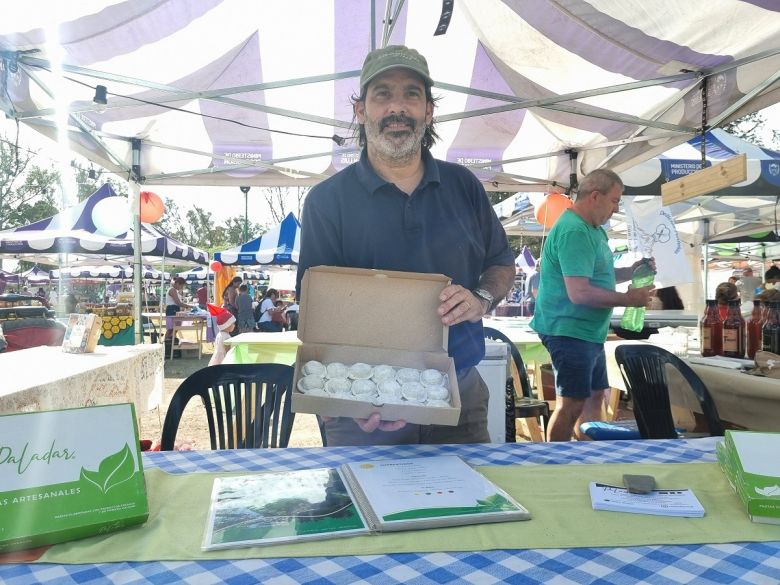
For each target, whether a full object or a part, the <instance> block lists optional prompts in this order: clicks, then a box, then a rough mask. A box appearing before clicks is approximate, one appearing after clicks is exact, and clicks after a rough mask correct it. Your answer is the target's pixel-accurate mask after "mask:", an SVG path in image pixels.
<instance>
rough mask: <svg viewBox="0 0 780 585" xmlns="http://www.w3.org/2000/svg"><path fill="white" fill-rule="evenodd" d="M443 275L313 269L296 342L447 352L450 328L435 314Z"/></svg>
mask: <svg viewBox="0 0 780 585" xmlns="http://www.w3.org/2000/svg"><path fill="white" fill-rule="evenodd" d="M449 283H450V279H449V277H447V276H444V275H442V274H423V273H418V272H395V271H390V270H369V269H364V268H343V267H334V266H316V267H313V268H309V269H308V270H307V271H306V274H305V275H304V277H303V282H302V284H301V313H300V320H299V322H298V338H299V339H300V340H301V341H303V342H304V343H331V344H338V345H357V346H364V347H380V348H392V349H404V350H409V351H442V350H443V351H447V335H448V331H449V328H448V327H446V326H444V325H442V323H441V318H440V317H439V316H438V315H437V314H436V309H437V308H438V307H439V304H440V302H439V294H440V293H441V291H442V290H443V289H444V288H445V287H446V286H447V285H449Z"/></svg>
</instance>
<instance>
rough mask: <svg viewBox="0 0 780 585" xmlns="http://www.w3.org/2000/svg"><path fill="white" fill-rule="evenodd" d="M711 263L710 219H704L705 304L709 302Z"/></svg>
mask: <svg viewBox="0 0 780 585" xmlns="http://www.w3.org/2000/svg"><path fill="white" fill-rule="evenodd" d="M709 263H710V220H709V218H705V219H704V304H705V305H706V304H707V291H708V290H709Z"/></svg>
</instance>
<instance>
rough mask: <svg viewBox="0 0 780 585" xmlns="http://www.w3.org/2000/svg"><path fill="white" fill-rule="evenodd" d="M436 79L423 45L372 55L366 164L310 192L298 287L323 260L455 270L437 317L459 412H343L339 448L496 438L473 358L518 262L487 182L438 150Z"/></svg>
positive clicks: (363, 108) (363, 109)
mask: <svg viewBox="0 0 780 585" xmlns="http://www.w3.org/2000/svg"><path fill="white" fill-rule="evenodd" d="M432 85H433V80H432V79H431V76H430V73H429V71H428V63H427V61H426V60H425V57H423V56H422V55H420V53H418V52H417V51H415V50H413V49H409V48H407V47H404V46H395V45H391V46H387V47H384V48H381V49H377V50H375V51H372V52H370V53H369V54H368V56H367V57H366V59H365V62H364V63H363V68H362V71H361V73H360V92H359V95H356V96H354V97H353V112H354V115H355V120H356V122H357V134H358V143H359V145H360V147H361V148H362V152H361V156H360V160H359V161H358V162H357V163H354V164H352V165H350V166H348V167H347V168H345V169H344V170H342V171H340V172H338V173H336V174H335V175H334V176H332V177H330V178H329V179H326V180H324V181H322V182H321V183H319V184H318V185H316V186H315V187H314V188H312V190H311V191H310V192H309V195H308V196H307V198H306V204H305V205H304V207H303V214H302V218H301V229H302V233H301V253H300V261H299V264H298V275H297V286H296V289H297V292H298V295H300V291H301V280H302V279H303V275H304V273H305V271H306V269H307V268H309V267H311V266H322V265H325V266H348V267H356V268H374V269H381V270H400V271H410V272H424V273H436V274H446V275H447V276H449V277H450V278H451V279H452V284H451V285H450V286H447V287H445V288H444V289H443V290H442V292H441V294H440V296H439V303H440V304H439V306H438V308H437V315H438V317H439V318H440V319H441V322H442V324H443V325H446V326H448V327H449V343H448V352H449V355H450V356H451V357H452V358H453V359H454V361H455V368H456V370H457V376H458V386H459V388H460V398H461V415H460V420H459V421H458V425H457V426H455V427H445V426H437V425H428V426H422V425H413V424H406V422H405V421H382V420H380V416H379V413H377V412H375V413H373V414H372V415H371V416H370V417H368V418H366V419H352V418H347V417H340V418H333V419H328V420H324V421H323V429H324V432H325V435H326V438H327V444H328V445H329V446H330V445H365V444H408V443H481V442H488V441H489V440H490V436H489V434H488V431H487V404H488V389H487V386H486V385H485V383H484V381H483V380H482V378H481V377H480V375H479V372H478V371H477V369H476V367H475V366H476V365H477V364H478V363H479V362H480V360H482V358H483V357H484V355H485V336H484V334H483V330H482V316H483V315H485V314H486V313H488V312H490V311H491V310H492V309H493V308H494V307H495V305H496V304H497V303H498V301H499V300H500V299H502V298H504V297H505V296H506V294H507V292H509V289H510V288H511V286H512V283H513V281H514V278H515V258H514V254H513V253H512V250H511V249H510V248H509V245H508V243H507V238H506V233H505V232H504V229H503V227H502V226H501V224H500V222H499V221H498V218H497V217H496V214H495V212H494V211H493V208H492V206H491V204H490V200H489V199H488V198H487V196H486V194H485V190H484V188H483V186H482V184H481V183H480V181H479V179H478V178H477V177H475V176H474V174H473V173H472V172H471V171H469V170H468V169H466V168H465V167H463V166H461V165H457V164H452V163H449V162H445V161H440V160H436V159H434V158H433V156H432V155H431V153H430V150H429V149H430V148H431V147H432V146H433V144H434V143H435V141H436V139H437V138H438V136H437V134H436V132H435V128H434V122H433V112H434V106H435V99H434V98H433V95H432V93H431V86H432ZM299 298H300V296H299ZM301 300H302V301H304V302H306V299H301ZM344 302H347V300H346V299H345V300H344ZM377 310H381V308H377Z"/></svg>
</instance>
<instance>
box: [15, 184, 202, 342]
mask: <svg viewBox="0 0 780 585" xmlns="http://www.w3.org/2000/svg"><path fill="white" fill-rule="evenodd" d="M122 213H124V216H122V215H121V214H122ZM131 224H132V222H131V216H130V214H129V211H128V207H127V199H126V198H124V197H119V196H117V195H116V193H115V192H114V190H113V189H112V188H111V185H109V184H108V183H107V184H105V185H103V186H102V187H100V188H99V189H98V190H97V191H95V193H93V194H92V195H90V196H89V197H88V198H86V199H85V200H84V201H82V202H81V203H79V204H78V205H76V206H74V207H70V208H68V209H65V210H64V211H61V212H60V213H58V214H56V215H54V216H52V217H49V218H47V219H43V220H40V221H37V222H35V223H32V224H29V225H26V226H21V227H17V228H14V229H12V230H6V231H3V232H0V254H7V255H11V256H13V257H15V258H22V259H28V260H30V259H37V260H46V261H47V262H48V263H50V264H57V262H58V256H59V255H61V254H64V255H65V258H66V260H65V261H66V263H70V262H71V261H76V262H80V263H81V262H84V260H85V259H91V260H92V262H95V261H96V260H99V259H104V260H108V261H119V262H121V261H123V260H124V261H125V262H126V261H128V260H129V259H133V258H134V256H135V253H136V248H138V251H139V253H141V254H143V256H145V257H147V258H149V257H155V258H160V259H161V260H162V263H163V266H164V263H165V262H166V261H168V262H175V263H177V264H187V263H190V264H205V263H206V262H207V260H208V256H207V254H206V252H204V251H202V250H198V249H197V248H194V247H193V246H189V245H187V244H184V243H182V242H179V241H177V240H175V239H174V238H171V237H170V236H168V235H167V234H165V233H164V232H163V231H161V230H160V229H159V228H157V227H156V226H154V225H151V224H146V223H141V224H140V232H139V233H138V234H135V233H134V230H133V228H132V225H131ZM136 240H138V241H139V244H138V245H136ZM134 276H135V274H134ZM137 276H138V280H137V281H135V282H134V288H135V293H136V297H135V300H134V305H135V307H136V312H137V315H131V317H132V318H133V320H134V321H133V323H135V320H137V319H138V315H140V309H141V305H142V298H141V282H142V281H141V273H139V274H138V275H137ZM46 277H47V278H48V273H47V275H46ZM163 288H164V287H163ZM60 296H62V295H60ZM136 340H137V341H140V331H139V332H137V333H136Z"/></svg>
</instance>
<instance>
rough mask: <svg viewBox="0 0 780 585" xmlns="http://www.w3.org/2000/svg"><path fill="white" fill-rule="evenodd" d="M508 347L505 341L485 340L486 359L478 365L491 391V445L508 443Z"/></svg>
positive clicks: (489, 417)
mask: <svg viewBox="0 0 780 585" xmlns="http://www.w3.org/2000/svg"><path fill="white" fill-rule="evenodd" d="M506 359H507V347H506V344H505V343H504V342H503V341H493V340H492V339H486V340H485V359H483V360H482V361H481V362H479V363H478V364H477V370H478V371H479V375H480V376H482V379H483V380H484V381H485V384H487V387H488V390H490V402H488V433H489V434H490V442H491V443H506V399H505V396H506V378H507V375H508V369H507V361H506Z"/></svg>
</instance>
